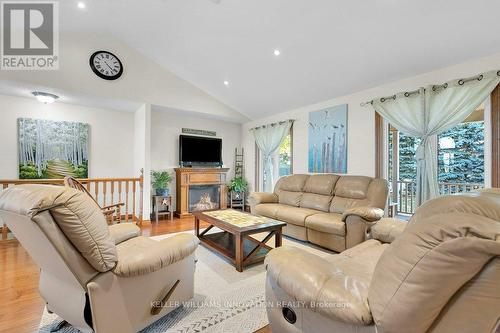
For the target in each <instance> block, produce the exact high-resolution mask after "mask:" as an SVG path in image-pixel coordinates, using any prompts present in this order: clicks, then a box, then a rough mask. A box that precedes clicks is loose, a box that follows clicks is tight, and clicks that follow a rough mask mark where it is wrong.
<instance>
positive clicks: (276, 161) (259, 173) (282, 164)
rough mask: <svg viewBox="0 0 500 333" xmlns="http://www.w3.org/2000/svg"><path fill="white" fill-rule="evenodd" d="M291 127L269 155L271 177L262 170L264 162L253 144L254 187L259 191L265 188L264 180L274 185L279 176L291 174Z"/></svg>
mask: <svg viewBox="0 0 500 333" xmlns="http://www.w3.org/2000/svg"><path fill="white" fill-rule="evenodd" d="M292 132H293V131H292V128H290V132H289V133H288V135H287V136H286V137H285V139H284V140H283V142H282V143H281V145H280V147H279V149H278V150H277V151H276V153H275V154H274V155H273V156H272V157H271V163H272V169H273V174H272V179H269V176H268V175H266V173H265V172H264V163H263V160H262V156H261V153H260V150H259V148H258V147H257V145H255V151H256V178H255V180H256V189H257V190H258V191H261V190H263V189H264V188H265V186H264V185H265V184H266V182H268V181H270V182H271V183H272V185H273V187H274V184H276V182H277V181H278V179H279V178H280V177H283V176H286V175H291V174H292V173H293V158H292V147H293V134H292Z"/></svg>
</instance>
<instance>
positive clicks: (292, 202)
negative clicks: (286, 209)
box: [278, 191, 302, 207]
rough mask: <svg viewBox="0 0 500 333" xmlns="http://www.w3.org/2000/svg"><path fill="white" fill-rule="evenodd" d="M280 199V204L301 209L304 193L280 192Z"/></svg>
mask: <svg viewBox="0 0 500 333" xmlns="http://www.w3.org/2000/svg"><path fill="white" fill-rule="evenodd" d="M278 197H279V199H278V200H279V203H280V204H283V205H289V206H294V207H299V205H300V198H301V197H302V192H291V191H280V192H279V195H278Z"/></svg>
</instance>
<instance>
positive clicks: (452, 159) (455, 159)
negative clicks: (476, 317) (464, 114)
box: [438, 108, 484, 194]
mask: <svg viewBox="0 0 500 333" xmlns="http://www.w3.org/2000/svg"><path fill="white" fill-rule="evenodd" d="M483 111H484V109H483V108H480V109H478V110H476V111H474V113H472V114H471V115H470V116H469V117H468V118H467V119H466V120H465V121H464V122H462V123H461V124H458V125H457V126H455V127H453V128H451V129H449V130H447V131H446V132H443V133H441V134H440V135H439V136H438V139H439V145H438V177H439V185H440V190H441V193H442V194H447V193H455V192H462V191H469V190H471V189H475V188H480V187H482V186H483V184H484V112H483Z"/></svg>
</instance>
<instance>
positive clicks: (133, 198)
mask: <svg viewBox="0 0 500 333" xmlns="http://www.w3.org/2000/svg"><path fill="white" fill-rule="evenodd" d="M135 192H136V183H135V180H133V181H132V200H133V202H132V221H136V219H137V217H136V216H135V196H136V193H135Z"/></svg>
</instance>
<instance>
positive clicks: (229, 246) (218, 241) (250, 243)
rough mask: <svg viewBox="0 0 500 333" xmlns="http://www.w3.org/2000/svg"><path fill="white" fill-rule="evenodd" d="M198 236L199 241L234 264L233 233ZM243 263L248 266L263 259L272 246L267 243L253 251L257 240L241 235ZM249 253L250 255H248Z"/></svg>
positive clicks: (234, 244)
mask: <svg viewBox="0 0 500 333" xmlns="http://www.w3.org/2000/svg"><path fill="white" fill-rule="evenodd" d="M199 238H200V242H201V243H202V244H203V245H205V246H207V247H209V248H212V249H213V250H215V251H217V252H218V253H220V254H222V255H223V256H224V257H225V258H227V259H228V260H229V261H231V263H232V264H233V265H236V259H237V258H236V238H237V237H235V236H234V235H233V234H231V233H229V232H227V231H222V232H215V233H211V234H205V235H203V236H201V237H199ZM242 241H243V246H242V247H243V263H242V264H243V265H242V266H248V265H252V264H255V263H258V262H261V261H264V258H265V256H266V254H267V253H268V252H269V251H271V250H272V249H273V248H272V247H270V246H268V245H263V246H261V247H260V248H258V249H257V250H255V253H252V251H253V250H254V249H255V248H256V247H258V246H259V241H257V240H254V239H253V238H251V237H249V236H246V237H243V240H242ZM250 255H251V256H250ZM242 268H243V267H242Z"/></svg>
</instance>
